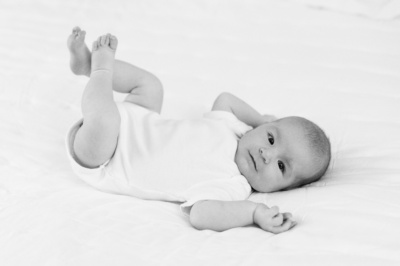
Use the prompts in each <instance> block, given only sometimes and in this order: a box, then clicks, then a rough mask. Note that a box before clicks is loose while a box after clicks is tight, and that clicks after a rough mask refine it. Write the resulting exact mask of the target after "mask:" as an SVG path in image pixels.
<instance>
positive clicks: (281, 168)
mask: <svg viewBox="0 0 400 266" xmlns="http://www.w3.org/2000/svg"><path fill="white" fill-rule="evenodd" d="M278 167H279V169H280V170H281V172H282V173H283V172H285V165H284V164H283V162H282V161H278Z"/></svg>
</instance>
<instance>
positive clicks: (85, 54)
mask: <svg viewBox="0 0 400 266" xmlns="http://www.w3.org/2000/svg"><path fill="white" fill-rule="evenodd" d="M85 35H86V32H85V31H81V29H80V28H79V27H75V28H73V30H72V34H71V35H70V36H69V37H68V41H67V45H68V49H69V51H70V55H71V57H70V61H69V65H70V67H71V70H72V72H73V73H74V74H75V75H86V76H89V75H90V64H91V62H90V61H91V54H90V51H89V49H88V47H87V46H86V44H85Z"/></svg>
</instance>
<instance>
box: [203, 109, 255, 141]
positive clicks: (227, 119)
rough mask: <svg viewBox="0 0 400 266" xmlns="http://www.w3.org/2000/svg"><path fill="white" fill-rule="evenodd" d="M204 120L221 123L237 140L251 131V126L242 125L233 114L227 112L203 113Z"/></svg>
mask: <svg viewBox="0 0 400 266" xmlns="http://www.w3.org/2000/svg"><path fill="white" fill-rule="evenodd" d="M204 118H207V119H213V120H219V121H221V122H223V123H224V124H225V125H226V126H227V127H228V128H229V129H230V130H232V131H233V132H234V133H235V135H236V136H237V137H238V138H241V137H242V136H243V135H244V134H245V133H246V132H247V131H249V130H251V129H252V127H251V126H249V125H247V124H245V123H243V122H242V121H240V120H239V119H237V117H236V116H235V115H234V114H232V113H231V112H227V111H211V112H208V113H205V114H204Z"/></svg>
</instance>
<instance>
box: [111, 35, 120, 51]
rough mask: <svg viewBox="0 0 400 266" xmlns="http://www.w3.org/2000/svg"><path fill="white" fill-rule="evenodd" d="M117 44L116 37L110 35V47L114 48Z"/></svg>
mask: <svg viewBox="0 0 400 266" xmlns="http://www.w3.org/2000/svg"><path fill="white" fill-rule="evenodd" d="M117 46H118V39H117V37H115V36H114V35H110V48H111V49H113V50H115V49H117Z"/></svg>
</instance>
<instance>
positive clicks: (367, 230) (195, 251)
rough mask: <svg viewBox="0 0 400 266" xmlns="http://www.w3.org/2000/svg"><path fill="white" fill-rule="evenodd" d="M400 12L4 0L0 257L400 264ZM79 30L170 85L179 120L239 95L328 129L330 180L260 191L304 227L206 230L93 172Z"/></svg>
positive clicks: (333, 0) (330, 6)
mask: <svg viewBox="0 0 400 266" xmlns="http://www.w3.org/2000/svg"><path fill="white" fill-rule="evenodd" d="M399 18H400V5H399V2H398V1H394V0H393V1H390V0H386V1H383V0H364V1H356V0H349V1H340V0H329V1H312V0H286V1H278V0H267V1H265V0H249V1H238V0H233V1H222V0H217V1H213V0H195V1H183V0H172V1H156V0H152V1H145V0H136V1H128V0H120V1H114V2H111V1H104V0H101V1H99V0H97V1H95V0H86V1H78V0H71V1H46V0H37V1H28V0H25V1H24V0H16V1H13V0H3V1H1V2H0V25H1V26H0V33H1V36H2V41H1V42H0V59H1V60H0V84H1V86H0V134H1V135H0V136H1V138H0V139H1V141H0V167H1V172H0V265H2V266H15V265H35V266H36V265H57V266H58V265H60V266H62V265H97V266H102V265H400V226H399V225H400V137H399V136H400V118H399V117H400V19H399ZM76 25H79V26H80V27H82V28H83V29H85V30H86V31H87V35H86V39H87V43H88V44H89V45H90V44H91V42H92V41H93V40H94V39H95V38H97V36H99V35H101V34H103V33H107V32H111V33H113V34H114V35H116V36H117V37H118V38H119V48H118V51H117V58H120V59H123V60H125V61H128V62H131V63H133V64H135V65H137V66H140V67H143V68H145V69H148V70H150V71H151V72H153V73H155V74H156V75H157V76H158V77H159V78H160V79H161V80H162V82H163V85H164V89H165V97H164V107H163V112H162V114H163V115H164V116H166V117H170V118H177V119H180V118H189V117H196V116H201V115H202V114H203V113H204V112H206V111H208V110H210V108H211V106H212V103H213V100H214V99H215V97H216V96H217V95H218V94H219V93H221V92H223V91H229V92H231V93H233V94H235V95H237V96H239V97H241V98H242V99H244V100H245V101H247V102H248V103H250V104H251V105H252V106H254V107H255V108H256V109H257V110H259V111H260V112H262V113H266V114H267V113H268V114H273V115H276V116H277V117H284V116H289V115H298V116H304V117H307V118H309V119H311V120H313V121H314V122H316V123H317V124H319V125H320V126H321V127H322V128H323V129H324V130H325V131H326V132H327V135H328V136H329V138H330V140H331V143H332V162H331V165H330V167H329V169H328V172H327V174H326V175H325V176H324V177H323V178H322V179H321V180H320V181H318V182H315V183H313V184H310V185H307V186H305V187H302V188H298V189H295V190H291V191H285V192H276V193H268V194H266V193H253V194H252V195H251V197H250V200H252V201H255V202H263V203H266V204H267V205H269V206H273V205H277V206H279V207H280V209H281V210H282V211H288V212H292V213H293V215H294V219H295V220H296V221H297V222H298V225H297V226H296V227H294V228H293V229H292V230H290V231H288V232H285V233H282V234H277V235H274V234H271V233H268V232H264V231H262V230H261V229H259V228H257V227H253V226H251V227H244V228H236V229H232V230H228V231H225V232H221V233H217V232H213V231H209V230H204V231H199V230H196V229H194V228H193V227H192V226H191V225H190V223H189V221H188V219H187V217H186V216H185V215H183V214H182V212H181V211H180V209H179V205H178V204H174V203H168V202H158V201H145V200H140V199H136V198H132V197H127V196H121V195H113V194H107V193H103V192H100V191H97V190H95V189H93V188H91V187H90V186H88V185H87V184H85V183H84V182H83V181H81V180H80V179H79V178H78V177H77V176H76V175H75V174H74V173H73V172H72V169H71V167H70V165H69V161H68V158H67V154H66V149H65V143H64V142H65V135H66V133H67V131H68V129H69V127H70V126H71V125H72V124H73V123H74V122H76V121H77V120H78V119H79V118H80V117H81V113H80V100H81V95H82V91H83V88H84V86H85V84H86V82H87V79H86V78H85V77H81V76H80V77H77V76H74V75H73V74H72V73H71V71H70V70H69V54H68V50H67V47H66V39H67V36H68V35H69V34H70V32H71V29H72V28H73V27H74V26H76ZM115 98H116V100H117V101H121V100H122V99H123V98H124V95H120V94H117V93H116V94H115Z"/></svg>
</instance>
